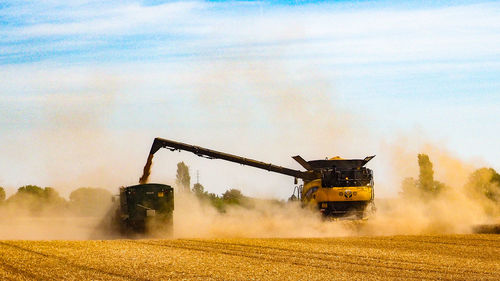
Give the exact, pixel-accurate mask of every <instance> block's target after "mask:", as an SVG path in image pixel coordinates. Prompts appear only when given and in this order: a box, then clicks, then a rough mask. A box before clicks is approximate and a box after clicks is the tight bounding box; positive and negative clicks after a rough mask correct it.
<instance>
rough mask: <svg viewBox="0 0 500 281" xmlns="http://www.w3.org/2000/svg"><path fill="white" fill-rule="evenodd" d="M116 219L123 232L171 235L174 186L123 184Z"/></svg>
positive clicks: (125, 233) (128, 234) (129, 233)
mask: <svg viewBox="0 0 500 281" xmlns="http://www.w3.org/2000/svg"><path fill="white" fill-rule="evenodd" d="M117 205H118V206H116V208H117V209H116V214H115V219H114V223H115V226H117V227H118V229H119V231H120V233H121V234H122V235H126V236H130V235H134V234H148V235H156V234H158V235H161V236H164V235H171V234H172V231H173V211H174V190H173V188H172V187H171V186H168V185H164V184H157V183H148V184H139V185H133V186H127V187H121V188H120V195H119V199H118V204H117Z"/></svg>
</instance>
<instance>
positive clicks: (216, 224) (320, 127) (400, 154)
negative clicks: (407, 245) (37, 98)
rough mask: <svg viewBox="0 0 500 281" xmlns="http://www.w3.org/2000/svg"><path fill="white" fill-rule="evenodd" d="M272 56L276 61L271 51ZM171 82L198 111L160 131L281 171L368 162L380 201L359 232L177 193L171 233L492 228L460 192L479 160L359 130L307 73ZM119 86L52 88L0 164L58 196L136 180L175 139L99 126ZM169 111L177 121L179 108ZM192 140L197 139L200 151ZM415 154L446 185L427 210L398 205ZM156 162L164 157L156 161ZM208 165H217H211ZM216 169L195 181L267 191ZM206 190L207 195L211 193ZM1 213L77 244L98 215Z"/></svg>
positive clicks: (270, 64)
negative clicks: (303, 164)
mask: <svg viewBox="0 0 500 281" xmlns="http://www.w3.org/2000/svg"><path fill="white" fill-rule="evenodd" d="M274 56H275V57H279V52H277V54H275V55H274ZM271 57H273V56H271ZM176 78H178V79H179V81H180V82H179V83H180V85H181V86H179V87H181V88H179V89H178V90H179V91H180V92H186V93H187V94H186V95H187V96H188V100H189V101H190V103H189V104H187V105H186V106H192V107H193V108H195V109H197V110H199V116H197V117H196V116H195V117H192V116H183V115H182V114H177V115H176V116H170V115H168V114H165V116H161V117H162V118H163V117H164V118H165V124H171V123H172V122H177V121H178V122H183V121H184V120H192V118H195V119H196V118H198V119H196V120H194V121H193V122H201V123H202V124H206V127H207V128H204V129H203V130H201V131H200V132H201V133H200V132H198V131H196V130H195V131H194V133H193V132H191V133H189V134H186V135H192V136H193V139H194V140H196V141H189V140H186V135H185V134H184V131H183V129H179V128H175V129H174V130H173V132H174V133H177V134H178V135H179V138H180V139H179V140H180V141H186V142H188V143H192V144H195V145H200V146H204V147H209V148H212V146H211V145H218V146H221V145H224V144H227V146H228V149H224V147H222V148H221V147H214V148H216V149H217V150H221V151H224V152H229V153H235V154H243V155H245V156H249V157H251V156H252V155H257V156H256V157H252V158H256V159H261V158H263V159H262V160H277V159H275V158H274V157H282V156H283V157H284V156H286V157H287V160H283V161H287V162H281V163H283V165H287V164H289V165H290V166H291V165H296V164H295V163H294V162H293V160H291V159H290V158H289V155H290V154H295V153H300V154H302V156H304V158H306V159H308V160H309V159H315V158H324V157H332V156H336V155H341V156H344V157H349V158H350V157H358V158H363V157H365V156H367V155H371V154H378V156H377V157H376V158H375V159H374V160H373V161H372V162H373V163H370V164H369V165H368V166H369V167H371V168H373V169H374V171H375V189H376V190H378V191H376V193H377V192H380V191H384V194H385V195H386V196H387V199H385V200H379V201H378V202H377V205H378V211H377V213H376V214H375V215H374V216H373V217H372V218H371V219H370V220H369V221H367V222H366V223H364V224H363V225H359V224H356V223H351V222H333V223H332V222H324V221H322V219H321V218H320V216H319V214H317V213H315V212H311V211H309V210H307V209H301V208H299V207H298V206H297V204H282V205H277V204H269V203H265V202H256V203H255V206H254V208H252V209H245V208H240V207H234V208H229V210H228V212H227V213H226V214H220V213H218V212H216V210H215V209H213V208H212V207H210V206H209V205H208V204H206V203H205V202H199V201H198V200H197V199H196V198H194V197H193V196H190V195H186V194H182V193H178V194H177V198H176V204H175V205H176V210H175V237H326V236H339V235H341V236H342V235H389V234H419V233H467V232H470V231H471V227H472V226H473V225H474V224H478V223H485V222H489V221H495V216H491V215H488V214H486V213H485V211H484V208H483V206H484V205H485V204H487V202H486V201H484V200H483V199H484V198H471V197H470V196H469V195H468V194H467V192H466V191H465V190H464V189H463V186H464V185H465V183H466V181H467V178H468V176H469V174H470V173H471V172H472V171H473V170H474V169H476V168H479V167H481V166H483V163H481V161H480V160H478V161H469V160H465V161H464V160H462V159H459V157H456V156H454V155H453V154H452V153H451V152H449V151H447V150H446V147H445V145H442V144H434V143H433V142H432V141H431V140H426V139H425V137H422V136H421V135H420V134H417V133H415V134H413V133H407V134H405V133H399V132H394V134H395V135H401V137H399V138H396V139H395V140H394V139H390V140H389V139H385V138H383V137H380V136H379V135H377V133H376V128H369V127H367V126H366V122H365V121H366V119H368V118H369V116H363V114H362V113H363V112H360V111H359V110H357V109H356V108H355V107H349V106H347V107H346V106H342V105H340V104H338V103H337V100H338V99H337V98H338V95H339V93H337V92H336V90H335V85H334V83H333V82H332V81H328V80H327V79H324V78H323V77H322V75H321V73H319V71H317V70H315V69H314V68H313V67H310V66H302V67H299V68H294V69H289V67H288V66H287V65H286V64H285V63H283V62H280V61H279V60H269V61H266V62H250V61H249V58H247V57H245V56H244V55H242V56H241V58H240V59H238V60H235V61H232V62H213V63H210V64H208V65H201V66H195V67H193V69H189V71H185V72H181V74H179V76H178V77H176ZM60 79H64V78H63V77H61V78H60ZM124 80H125V78H120V77H118V78H117V77H115V76H114V75H108V74H104V75H103V74H96V75H90V78H89V81H88V83H87V84H86V85H84V86H82V89H81V91H82V93H79V94H78V95H74V94H75V93H72V94H71V93H70V94H71V95H69V94H68V95H67V94H66V93H60V92H55V93H49V94H46V95H44V96H43V99H42V100H41V102H40V105H41V106H42V108H43V112H44V116H45V118H46V119H47V120H48V122H49V124H50V125H49V126H48V127H46V128H42V127H40V128H37V130H35V133H32V135H31V136H35V137H36V138H35V137H34V138H30V137H23V138H20V139H22V142H21V143H19V142H16V143H13V144H12V147H11V148H12V149H7V150H6V152H5V153H6V156H5V157H9V158H11V159H16V157H19V156H22V157H23V158H26V159H32V158H33V159H34V160H33V163H35V164H32V167H31V169H29V170H28V172H29V173H33V174H38V175H40V176H39V178H41V179H43V181H44V183H37V182H33V183H32V184H41V185H46V186H54V187H56V189H58V190H59V191H60V192H61V193H62V194H63V195H67V194H68V193H69V191H70V190H71V189H75V188H76V187H79V186H96V187H106V188H108V189H110V190H112V191H113V192H114V193H116V191H117V187H118V186H119V185H131V184H135V183H137V178H138V177H139V176H140V174H141V169H142V167H143V165H144V159H145V157H146V156H147V152H148V151H149V148H150V145H151V142H152V141H153V137H156V136H163V135H162V133H163V132H165V133H166V132H168V133H169V135H165V136H164V137H175V134H174V133H172V131H171V130H170V127H168V126H167V125H165V128H164V129H162V130H158V131H156V130H151V131H146V133H144V132H145V131H143V130H142V128H134V129H135V130H136V131H133V132H132V133H125V134H124V133H123V132H121V131H114V130H110V129H108V127H107V125H108V124H109V122H111V121H112V120H111V119H112V115H113V113H114V108H115V107H114V104H115V103H116V102H117V100H118V99H119V98H121V97H122V95H121V94H120V91H121V90H123V89H122V88H120V87H119V86H118V85H120V84H121V82H123V81H124ZM311 81H312V82H311ZM171 98H172V96H171V95H170V96H169V95H168V94H165V96H164V100H161V101H160V102H165V103H166V104H167V106H168V107H167V108H170V109H173V105H170V104H168V102H169V99H171ZM173 112H181V113H182V110H181V111H173ZM186 130H187V129H186ZM207 132H208V133H207ZM197 141H206V144H205V143H198V142H197ZM418 153H427V154H429V156H430V158H431V161H432V162H433V163H434V167H435V175H436V179H437V180H439V181H442V182H445V183H446V184H447V185H449V186H450V187H451V189H450V190H449V191H447V193H445V194H441V195H440V196H438V197H436V198H434V199H433V200H431V201H429V202H423V201H420V200H418V199H416V198H411V199H408V198H406V199H405V198H400V197H399V194H398V193H399V190H400V184H401V181H402V179H404V178H405V177H408V176H413V177H417V176H418V166H417V158H416V157H417V154H418ZM162 157H164V158H165V159H167V158H168V155H167V154H163V156H162ZM266 157H267V158H266ZM155 161H159V160H155ZM161 161H167V160H161ZM203 161H208V160H203ZM273 162H274V161H273ZM200 163H201V162H200ZM203 163H207V162H203ZM281 163H280V162H278V164H281ZM151 164H152V157H151V156H150V157H149V158H148V161H147V164H146V166H145V167H144V169H143V170H142V171H143V177H141V182H145V181H146V180H147V179H148V177H149V173H150V172H151V173H152V176H153V177H154V176H156V178H155V179H156V180H158V179H171V178H173V175H174V173H175V169H172V170H166V169H161V168H159V167H158V166H155V167H151ZM188 164H189V163H188ZM16 165H18V166H19V165H20V164H19V163H17V164H16ZM210 165H216V166H217V165H220V166H221V167H229V166H224V165H226V164H224V163H221V162H220V161H219V162H215V164H212V163H211V164H210ZM372 165H373V166H372ZM21 166H22V165H21ZM163 167H164V166H163ZM377 167H379V169H377ZM201 169H203V166H202V167H201ZM225 169H226V168H222V169H218V170H217V168H215V171H212V172H209V173H206V174H208V175H207V177H212V178H214V179H215V180H216V181H217V182H220V184H221V186H220V187H219V186H218V187H216V188H225V187H224V186H222V185H229V184H227V183H228V182H231V180H234V179H236V180H237V181H239V182H240V184H244V185H246V186H247V189H246V190H244V189H243V190H242V192H243V193H244V194H249V193H251V191H252V190H253V189H257V188H261V187H260V185H262V186H264V187H265V188H267V189H268V190H270V189H277V188H279V187H278V186H275V185H273V184H274V183H273V182H271V183H270V182H268V181H267V180H264V179H258V180H256V179H255V178H250V177H247V178H245V175H241V174H239V173H238V172H235V171H239V170H229V169H233V168H227V169H228V171H225ZM248 169H252V168H248ZM382 170H384V171H382ZM192 172H194V171H192ZM20 181H22V179H21V180H20ZM247 181H248V182H247ZM241 182H243V183H241ZM256 182H257V183H256ZM165 183H167V184H169V183H172V182H165ZM202 183H203V182H202ZM25 184H28V183H25ZM10 188H11V190H12V188H14V187H10ZM210 188H211V187H208V188H207V189H209V191H212V190H211V189H210ZM261 192H262V193H265V191H261ZM290 193H291V189H290ZM263 195H264V196H267V195H268V194H263ZM493 208H495V207H493ZM3 214H8V215H4V216H2V218H1V219H0V223H1V225H2V227H1V229H0V239H87V238H90V237H92V235H93V233H94V231H95V230H96V229H98V228H99V224H100V223H101V222H102V221H103V220H105V219H106V216H105V215H104V214H103V216H102V217H94V218H81V217H76V216H73V215H72V214H49V215H47V214H40V216H32V215H26V214H23V213H22V211H19V210H18V209H9V210H8V211H6V212H3ZM497 214H498V213H497Z"/></svg>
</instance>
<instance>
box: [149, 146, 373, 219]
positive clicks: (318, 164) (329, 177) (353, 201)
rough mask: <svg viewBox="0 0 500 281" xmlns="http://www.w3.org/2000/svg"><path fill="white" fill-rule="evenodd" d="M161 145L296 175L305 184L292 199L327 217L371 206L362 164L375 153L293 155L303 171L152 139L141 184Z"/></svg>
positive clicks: (369, 180) (369, 178) (369, 177)
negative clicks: (359, 155) (323, 157)
mask: <svg viewBox="0 0 500 281" xmlns="http://www.w3.org/2000/svg"><path fill="white" fill-rule="evenodd" d="M160 148H167V149H169V150H171V151H175V150H179V151H181V150H185V151H190V152H192V153H194V154H196V155H198V156H200V157H205V158H209V159H222V160H226V161H230V162H235V163H239V164H242V165H247V166H251V167H255V168H259V169H263V170H267V171H271V172H275V173H279V174H284V175H288V176H291V177H294V178H295V183H297V179H302V180H303V182H304V185H303V186H298V187H296V189H295V190H294V195H292V197H291V198H292V199H297V200H301V202H302V204H303V205H304V206H312V207H315V208H318V209H319V210H320V211H321V212H322V213H323V215H324V216H327V217H346V216H348V217H354V218H363V217H364V215H365V213H366V209H367V207H368V206H372V207H373V200H374V191H373V171H372V170H370V169H368V168H366V167H364V166H365V165H366V163H368V161H370V160H371V159H372V158H373V157H375V155H373V156H368V157H366V158H364V159H342V158H340V157H334V158H331V159H328V160H312V161H306V160H304V159H303V158H302V157H300V156H293V157H292V158H293V159H294V160H295V161H297V162H298V163H299V164H300V165H301V166H302V167H304V168H305V169H306V171H300V170H294V169H289V168H285V167H281V166H276V165H273V164H270V163H265V162H261V161H257V160H253V159H249V158H244V157H240V156H236V155H232V154H228V153H224V152H219V151H215V150H211V149H207V148H203V147H199V146H194V145H190V144H185V143H181V142H176V141H172V140H167V139H162V138H155V140H154V142H153V145H152V146H151V151H150V154H149V156H148V162H147V163H146V166H145V167H144V174H143V177H141V179H140V181H141V183H146V182H147V177H148V176H149V168H150V167H151V161H152V159H153V155H154V154H155V153H156V152H157V151H158V150H159V149H160ZM295 191H296V192H297V195H295Z"/></svg>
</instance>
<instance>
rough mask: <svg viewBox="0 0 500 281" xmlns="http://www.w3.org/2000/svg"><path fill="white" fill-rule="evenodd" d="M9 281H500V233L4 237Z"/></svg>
mask: <svg viewBox="0 0 500 281" xmlns="http://www.w3.org/2000/svg"><path fill="white" fill-rule="evenodd" d="M0 253H1V255H0V279H1V280H82V279H87V280H88V279H92V280H169V279H171V280H181V279H188V280H361V279H363V280H376V279H418V280H423V279H445V280H447V279H449V280H451V279H453V280H498V279H499V277H500V235H483V234H475V235H442V236H387V237H348V238H326V239H241V238H234V239H210V240H207V239H196V240H190V239H179V240H108V241H2V242H0Z"/></svg>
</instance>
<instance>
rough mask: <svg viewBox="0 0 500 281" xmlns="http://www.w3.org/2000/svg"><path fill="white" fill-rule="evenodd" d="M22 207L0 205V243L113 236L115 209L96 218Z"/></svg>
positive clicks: (96, 215)
mask: <svg viewBox="0 0 500 281" xmlns="http://www.w3.org/2000/svg"><path fill="white" fill-rule="evenodd" d="M25 204H29V202H24V203H22V204H11V203H4V204H2V205H0V212H1V213H2V216H1V217H0V226H1V227H0V240H6V239H9V240H88V239H107V238H112V237H114V234H113V232H112V229H111V227H112V225H111V221H110V220H111V210H113V207H111V206H110V205H109V206H103V209H105V210H106V211H103V212H100V213H98V214H94V215H87V216H85V215H79V214H77V213H76V212H74V211H72V210H68V209H67V208H62V209H61V208H52V207H51V206H46V207H44V208H42V209H41V210H37V211H36V212H33V211H30V210H29V209H28V208H26V206H23V205H25Z"/></svg>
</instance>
